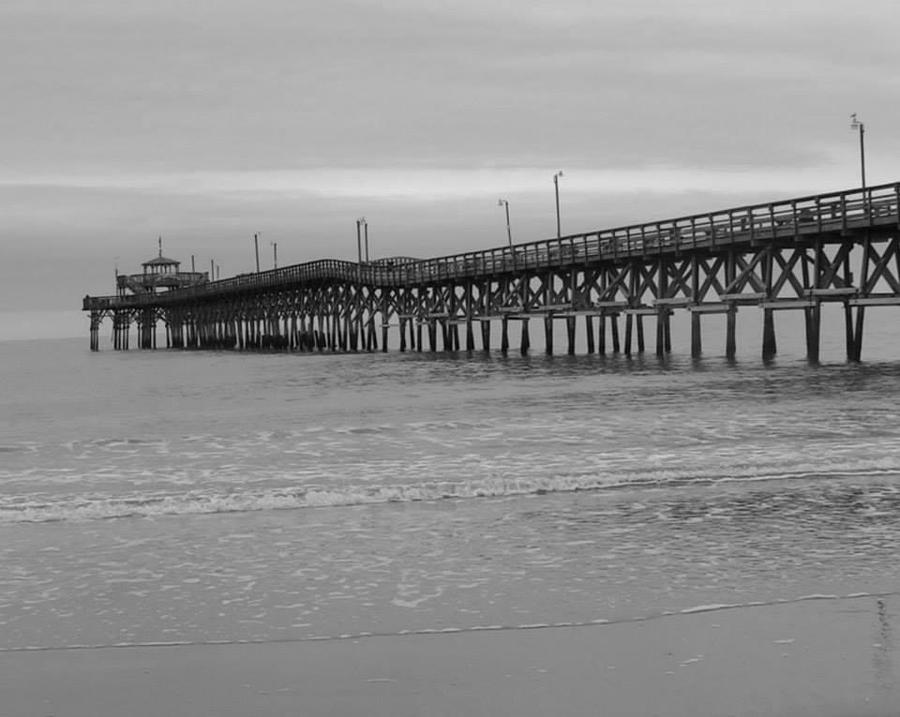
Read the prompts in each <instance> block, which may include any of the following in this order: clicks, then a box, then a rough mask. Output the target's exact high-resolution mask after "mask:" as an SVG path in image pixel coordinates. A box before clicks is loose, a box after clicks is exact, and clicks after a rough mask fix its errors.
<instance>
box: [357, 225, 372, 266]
mask: <svg viewBox="0 0 900 717" xmlns="http://www.w3.org/2000/svg"><path fill="white" fill-rule="evenodd" d="M361 230H362V232H364V235H363V233H361ZM363 241H365V246H366V264H368V263H369V223H368V222H367V221H366V218H365V217H360V218H359V219H357V220H356V249H357V253H358V254H359V263H360V264H362V260H363V249H362V247H363V244H362V243H363Z"/></svg>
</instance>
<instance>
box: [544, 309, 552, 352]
mask: <svg viewBox="0 0 900 717" xmlns="http://www.w3.org/2000/svg"><path fill="white" fill-rule="evenodd" d="M544 351H545V352H546V354H547V355H548V356H552V355H553V316H551V315H550V314H547V315H546V316H544Z"/></svg>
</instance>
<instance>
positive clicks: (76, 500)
mask: <svg viewBox="0 0 900 717" xmlns="http://www.w3.org/2000/svg"><path fill="white" fill-rule="evenodd" d="M885 476H900V470H898V469H897V468H894V467H890V468H887V467H882V468H877V467H874V466H867V467H865V468H859V469H856V470H839V471H830V472H829V471H822V470H817V469H816V470H810V471H798V470H792V471H789V472H788V471H785V472H770V473H766V474H758V473H757V474H754V473H747V474H734V475H731V476H724V477H723V476H721V474H719V475H716V476H711V475H703V474H700V475H698V474H697V473H696V472H690V473H685V474H679V473H678V472H677V471H658V472H652V471H651V472H645V473H641V474H637V473H632V474H624V475H619V476H608V475H599V474H596V473H583V474H568V475H552V476H546V477H508V476H489V477H485V478H474V479H469V480H461V481H431V482H428V481H426V482H422V483H416V484H395V485H366V484H360V485H352V484H347V485H344V486H341V487H333V486H332V487H328V486H323V485H306V486H297V487H285V486H280V487H269V488H256V489H247V490H235V489H233V488H229V489H228V490H227V491H222V490H221V489H220V491H219V492H217V491H216V490H215V489H214V488H212V487H210V488H208V489H206V490H193V491H188V492H184V493H173V492H167V493H156V494H148V493H146V492H142V493H141V494H134V493H132V494H119V495H115V496H113V495H108V494H101V493H98V494H81V495H78V496H77V497H73V496H59V497H55V496H54V497H50V496H48V495H47V494H46V493H45V494H41V495H40V496H33V497H27V496H20V497H19V498H17V499H12V498H8V499H7V500H5V501H2V502H0V524H2V523H45V522H58V521H88V520H109V519H116V518H131V517H157V516H177V515H204V514H216V513H239V512H251V511H267V510H297V509H305V508H324V507H340V506H356V505H366V504H379V503H412V502H424V501H439V500H454V499H455V500H464V499H477V498H499V497H515V496H528V495H546V494H551V493H571V492H577V491H598V490H616V489H628V488H633V489H641V488H653V487H674V486H679V485H695V486H702V485H705V484H714V483H715V484H723V483H730V482H737V483H746V482H765V481H777V480H804V479H806V480H837V479H842V478H865V477H885Z"/></svg>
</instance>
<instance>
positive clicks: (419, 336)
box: [416, 319, 424, 353]
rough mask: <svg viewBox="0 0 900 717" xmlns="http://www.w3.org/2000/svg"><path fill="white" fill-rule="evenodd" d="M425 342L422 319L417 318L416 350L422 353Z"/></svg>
mask: <svg viewBox="0 0 900 717" xmlns="http://www.w3.org/2000/svg"><path fill="white" fill-rule="evenodd" d="M423 350H424V343H423V342H422V320H421V319H416V351H418V352H419V353H422V351H423Z"/></svg>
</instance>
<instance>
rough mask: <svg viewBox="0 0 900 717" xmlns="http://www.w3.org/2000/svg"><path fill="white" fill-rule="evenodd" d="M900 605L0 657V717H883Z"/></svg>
mask: <svg viewBox="0 0 900 717" xmlns="http://www.w3.org/2000/svg"><path fill="white" fill-rule="evenodd" d="M898 614H900V597H898V596H897V595H896V594H894V595H889V596H874V595H873V596H852V597H851V596H844V597H836V598H827V599H826V598H825V597H824V596H822V597H819V598H813V597H810V598H807V599H806V600H802V601H799V602H797V601H794V602H790V603H779V604H770V605H752V606H737V607H733V606H729V607H720V608H718V609H707V610H705V611H702V612H689V613H685V612H682V613H677V614H672V615H664V616H659V617H655V618H650V619H648V618H641V619H639V620H630V621H622V622H614V623H613V622H611V623H606V624H598V623H594V624H581V625H574V626H560V625H555V626H551V625H548V626H543V625H541V626H537V625H535V626H532V627H520V628H505V629H481V630H468V631H452V632H449V631H444V632H441V631H436V632H427V633H423V632H419V633H416V634H405V635H372V636H367V637H344V638H336V639H330V640H322V639H319V640H309V639H307V640H303V641H282V642H267V643H227V644H194V645H168V646H161V645H159V646H141V647H129V648H124V647H98V648H81V649H80V650H75V649H72V648H68V649H66V648H63V649H54V648H47V649H42V650H28V649H24V650H18V651H15V652H10V651H8V652H0V716H2V717H6V716H7V715H9V717H13V716H15V717H19V716H29V715H40V717H47V715H65V716H66V717H81V716H84V717H106V716H107V715H108V716H109V717H114V716H116V715H129V717H143V716H144V715H147V716H148V717H149V716H150V715H160V714H166V715H172V716H177V715H196V714H210V715H219V716H222V717H232V716H233V717H239V716H240V717H243V716H245V715H259V716H262V717H265V716H268V715H272V716H273V717H274V715H285V714H291V715H366V716H376V717H377V716H380V715H384V716H385V717H388V716H392V717H403V716H405V715H409V716H413V715H429V716H431V715H438V716H440V715H448V716H449V715H516V716H517V717H530V716H532V715H533V716H534V717H538V716H539V715H560V716H562V715H584V714H602V715H613V716H615V717H619V716H622V717H631V716H632V715H633V716H634V717H638V716H640V717H647V716H649V715H666V716H667V717H668V716H671V717H679V716H682V715H683V716H684V717H688V716H691V717H704V716H707V715H708V716H709V717H719V716H721V715H733V716H734V717H749V716H751V715H789V716H791V717H794V716H800V717H805V716H808V717H813V715H815V716H816V717H889V716H890V715H893V716H896V715H897V714H898V705H900V654H898V641H900V638H898V637H896V636H897V634H898V633H897V629H898V626H897V618H896V615H898Z"/></svg>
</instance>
